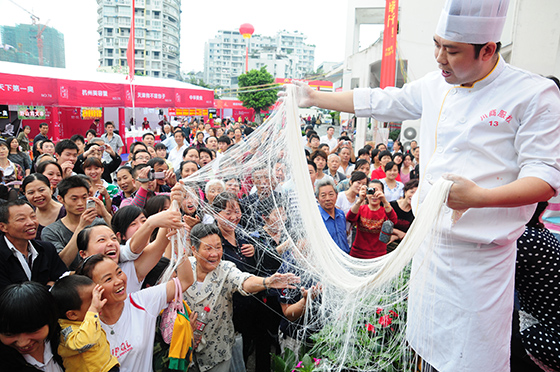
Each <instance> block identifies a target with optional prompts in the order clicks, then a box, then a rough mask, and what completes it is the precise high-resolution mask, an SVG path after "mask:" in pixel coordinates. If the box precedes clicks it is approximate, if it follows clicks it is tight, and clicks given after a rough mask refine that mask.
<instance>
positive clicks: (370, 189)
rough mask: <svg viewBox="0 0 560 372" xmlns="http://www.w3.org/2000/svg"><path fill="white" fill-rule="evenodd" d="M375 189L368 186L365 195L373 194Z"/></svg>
mask: <svg viewBox="0 0 560 372" xmlns="http://www.w3.org/2000/svg"><path fill="white" fill-rule="evenodd" d="M376 191H377V190H376V189H375V187H368V188H367V192H366V194H367V195H373V194H375V192H376Z"/></svg>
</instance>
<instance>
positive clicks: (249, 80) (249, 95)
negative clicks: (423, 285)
mask: <svg viewBox="0 0 560 372" xmlns="http://www.w3.org/2000/svg"><path fill="white" fill-rule="evenodd" d="M272 83H274V78H273V77H272V75H271V74H270V73H269V72H268V71H266V68H265V67H264V66H263V67H261V69H260V70H251V71H249V72H247V73H245V74H242V75H240V76H239V87H240V88H244V87H255V86H261V85H266V84H272ZM247 90H248V92H245V93H243V92H240V93H239V100H240V101H241V102H243V106H245V107H247V108H252V109H254V110H255V113H256V114H257V117H258V118H260V113H261V111H262V110H266V109H268V108H269V107H270V106H271V105H272V104H274V102H276V99H277V94H278V89H277V88H274V89H270V88H269V87H256V88H255V89H247ZM255 90H257V91H255Z"/></svg>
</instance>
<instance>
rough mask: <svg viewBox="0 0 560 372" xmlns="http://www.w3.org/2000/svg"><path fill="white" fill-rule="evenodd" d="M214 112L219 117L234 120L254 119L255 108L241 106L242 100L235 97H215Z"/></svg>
mask: <svg viewBox="0 0 560 372" xmlns="http://www.w3.org/2000/svg"><path fill="white" fill-rule="evenodd" d="M214 108H215V109H216V114H217V115H218V116H219V117H221V118H231V119H232V120H234V121H238V120H239V118H241V120H242V121H243V120H245V119H247V120H248V121H255V110H253V109H252V108H246V107H243V102H241V101H239V100H236V99H217V100H215V101H214Z"/></svg>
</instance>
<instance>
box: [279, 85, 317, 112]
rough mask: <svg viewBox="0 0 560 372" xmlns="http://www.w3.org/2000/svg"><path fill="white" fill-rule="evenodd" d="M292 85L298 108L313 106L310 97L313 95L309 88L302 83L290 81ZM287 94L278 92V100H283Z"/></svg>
mask: <svg viewBox="0 0 560 372" xmlns="http://www.w3.org/2000/svg"><path fill="white" fill-rule="evenodd" d="M292 84H294V85H295V86H296V99H297V103H298V106H299V107H311V106H313V99H312V95H313V93H314V91H313V89H311V87H310V86H309V85H308V84H307V83H305V82H303V81H297V80H294V81H292ZM286 95H287V92H286V91H285V90H280V92H278V98H279V99H280V100H282V99H285V97H286Z"/></svg>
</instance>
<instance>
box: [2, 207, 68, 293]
mask: <svg viewBox="0 0 560 372" xmlns="http://www.w3.org/2000/svg"><path fill="white" fill-rule="evenodd" d="M38 226H39V221H38V220H37V215H36V214H35V211H34V210H33V208H32V207H31V205H29V203H28V202H26V201H24V200H22V199H18V200H14V201H11V202H9V203H6V204H4V205H2V206H0V231H1V232H2V234H0V292H1V291H2V290H3V289H4V288H5V287H6V286H8V285H10V284H16V283H23V282H25V281H28V280H31V281H35V282H38V283H41V284H43V285H52V284H54V282H55V281H56V280H57V279H58V278H59V277H60V276H61V275H62V274H64V273H65V272H66V271H67V270H68V269H67V267H66V265H65V264H64V262H62V260H61V259H60V258H59V257H58V254H57V253H56V249H55V247H54V246H53V245H52V244H51V243H48V242H42V241H36V240H35V237H36V235H37V227H38Z"/></svg>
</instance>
